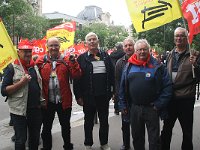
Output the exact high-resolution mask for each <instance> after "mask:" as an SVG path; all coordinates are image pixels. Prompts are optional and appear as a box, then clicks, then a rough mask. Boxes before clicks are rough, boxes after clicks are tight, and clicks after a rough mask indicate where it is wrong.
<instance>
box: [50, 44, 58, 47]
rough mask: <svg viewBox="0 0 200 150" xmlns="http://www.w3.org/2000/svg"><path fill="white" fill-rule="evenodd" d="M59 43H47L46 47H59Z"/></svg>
mask: <svg viewBox="0 0 200 150" xmlns="http://www.w3.org/2000/svg"><path fill="white" fill-rule="evenodd" d="M59 46H60V45H59V44H51V45H48V47H59Z"/></svg>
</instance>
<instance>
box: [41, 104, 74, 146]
mask: <svg viewBox="0 0 200 150" xmlns="http://www.w3.org/2000/svg"><path fill="white" fill-rule="evenodd" d="M71 110H72V109H71V108H68V109H66V110H63V108H62V104H61V103H59V104H53V103H51V102H49V103H48V106H47V109H43V112H42V114H43V128H42V134H41V136H42V141H43V149H44V150H51V149H52V134H51V129H52V125H53V120H54V118H55V113H56V112H57V114H58V119H59V122H60V125H61V133H62V138H63V141H64V146H63V148H64V149H65V150H71V149H73V145H72V144H71V126H70V118H71Z"/></svg>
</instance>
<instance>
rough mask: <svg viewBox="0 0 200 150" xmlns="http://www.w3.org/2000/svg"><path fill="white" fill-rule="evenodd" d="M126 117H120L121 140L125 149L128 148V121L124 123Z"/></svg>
mask: <svg viewBox="0 0 200 150" xmlns="http://www.w3.org/2000/svg"><path fill="white" fill-rule="evenodd" d="M124 117H126V116H124V115H122V138H123V145H124V146H125V147H126V148H129V147H130V121H128V120H127V121H126V120H125V118H124Z"/></svg>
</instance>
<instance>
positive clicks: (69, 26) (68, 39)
mask: <svg viewBox="0 0 200 150" xmlns="http://www.w3.org/2000/svg"><path fill="white" fill-rule="evenodd" d="M75 30H76V22H66V23H63V24H61V25H59V26H56V27H54V28H52V29H49V30H47V39H48V38H50V37H57V38H58V39H59V40H60V44H61V47H60V51H61V52H64V51H65V50H66V49H68V48H69V47H70V46H72V45H73V44H74V36H75Z"/></svg>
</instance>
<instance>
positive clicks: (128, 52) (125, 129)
mask: <svg viewBox="0 0 200 150" xmlns="http://www.w3.org/2000/svg"><path fill="white" fill-rule="evenodd" d="M134 44H135V41H134V40H133V39H132V38H130V37H128V38H126V39H125V40H124V41H123V49H124V52H125V55H124V56H123V57H122V58H120V59H119V60H118V61H117V63H116V66H115V99H116V103H117V105H118V102H119V100H118V94H119V85H120V81H121V75H122V71H123V68H124V66H125V65H126V63H127V61H128V59H129V58H130V57H131V56H132V55H133V53H134ZM118 109H119V108H118ZM126 117H127V115H125V116H124V115H123V114H122V137H123V145H122V147H121V149H120V150H128V149H129V148H130V122H129V118H126Z"/></svg>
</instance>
